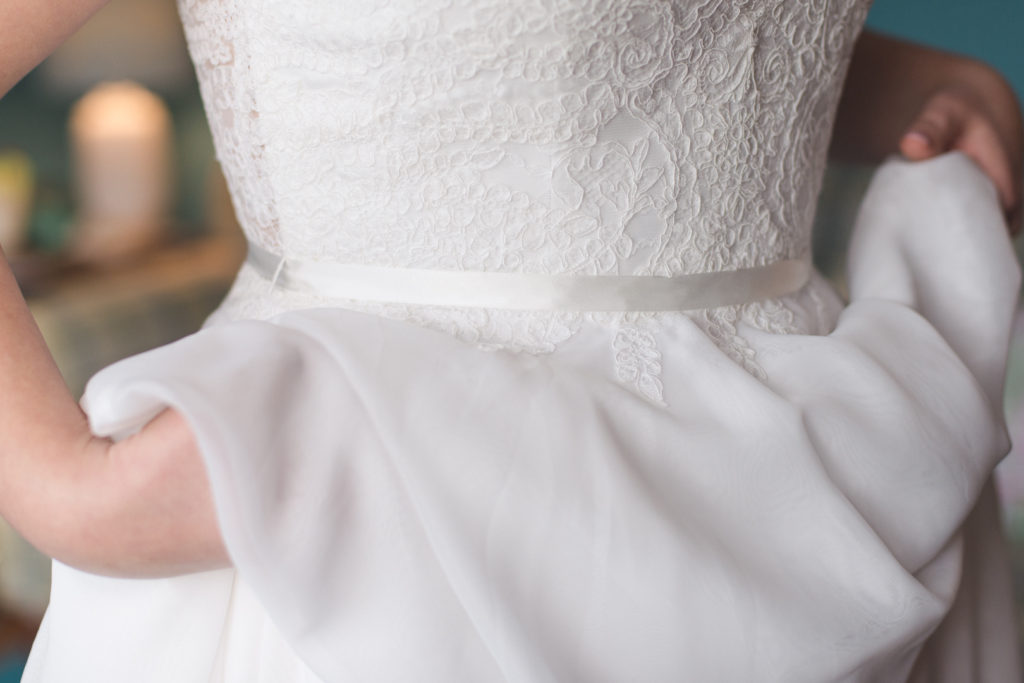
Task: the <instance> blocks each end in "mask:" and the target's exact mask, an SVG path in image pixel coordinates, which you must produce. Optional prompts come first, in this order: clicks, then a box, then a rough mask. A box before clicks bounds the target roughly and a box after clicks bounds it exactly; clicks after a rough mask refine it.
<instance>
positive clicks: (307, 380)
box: [25, 0, 1020, 683]
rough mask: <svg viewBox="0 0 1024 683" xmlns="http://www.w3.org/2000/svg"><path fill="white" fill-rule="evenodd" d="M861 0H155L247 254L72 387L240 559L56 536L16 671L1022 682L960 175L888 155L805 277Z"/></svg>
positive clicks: (980, 306)
mask: <svg viewBox="0 0 1024 683" xmlns="http://www.w3.org/2000/svg"><path fill="white" fill-rule="evenodd" d="M868 4H869V2H868V1H867V0H833V1H831V2H829V1H827V0H758V1H756V2H752V1H747V0H671V1H670V0H330V1H327V0H287V1H286V0H181V2H180V7H181V12H182V16H183V19H184V23H185V27H186V30H187V34H188V38H189V43H190V46H191V50H192V53H193V57H194V60H195V63H196V67H197V71H198V74H199V78H200V83H201V87H202V93H203V97H204V100H205V102H206V106H207V110H208V114H209V117H210V122H211V126H212V129H213V132H214V137H215V140H216V144H217V149H218V154H219V158H220V160H221V162H222V164H223V167H224V170H225V172H226V174H227V176H228V178H229V182H230V184H231V188H232V192H233V195H234V199H235V204H236V209H237V211H238V215H239V218H240V220H241V222H242V224H243V227H244V228H245V231H246V234H247V236H248V238H249V240H250V242H251V243H252V245H253V246H252V252H251V253H252V256H251V258H250V261H249V262H248V263H247V264H246V265H245V266H244V267H243V268H242V271H241V272H240V274H239V276H238V280H237V283H236V285H235V287H234V288H233V290H232V291H231V293H230V295H229V296H228V298H227V300H226V301H225V302H224V304H223V305H222V307H221V308H220V309H219V311H218V312H217V313H216V314H215V316H214V317H213V318H212V319H211V321H210V323H209V325H208V326H207V327H206V329H204V330H203V331H201V332H199V333H198V334H196V335H193V336H192V337H189V338H187V339H184V340H182V341H181V342H178V343H176V344H172V345H170V346H168V347H165V348H161V349H157V350H155V351H152V352H149V353H146V354H143V355H141V356H138V357H135V358H131V359H128V360H126V361H123V362H121V363H119V364H117V365H115V366H113V367H111V368H108V369H107V370H104V371H103V372H101V373H100V374H99V375H98V376H97V377H96V378H94V380H93V381H92V383H91V384H90V386H89V388H88V391H87V394H86V396H85V398H84V402H83V405H84V407H85V409H86V411H87V412H88V414H89V417H90V420H91V422H92V425H93V428H94V429H95V430H96V432H97V433H99V434H109V435H115V436H116V435H119V434H124V433H128V432H130V431H132V430H134V429H137V428H139V427H140V426H141V425H142V424H144V423H145V422H146V420H148V419H149V418H150V417H151V416H152V415H154V414H155V413H156V412H157V411H159V410H161V409H162V408H163V407H165V406H173V407H175V408H177V409H178V410H179V411H181V412H182V413H183V414H184V415H185V416H186V417H187V418H188V420H189V422H190V423H191V425H192V427H193V429H194V431H195V434H196V437H197V439H198V442H199V444H200V447H201V450H202V451H203V455H204V458H205V461H206V463H207V466H208V471H209V475H210V479H211V482H212V486H213V490H214V496H215V499H216V505H217V511H218V516H219V521H220V524H221V528H222V531H223V535H224V538H225V541H226V544H227V547H228V549H229V552H230V554H231V557H232V559H233V561H234V564H235V567H236V568H235V569H231V570H224V571H215V572H209V573H204V574H196V575H191V576H183V577H177V578H168V579H162V580H122V579H109V578H101V577H95V576H90V575H88V574H84V573H81V572H77V571H75V570H72V569H70V568H67V567H64V566H60V565H57V566H55V568H54V583H53V595H52V602H51V605H50V608H49V611H48V612H47V615H46V618H45V620H44V623H43V626H42V629H41V632H40V635H39V638H38V640H37V643H36V645H35V648H34V649H33V652H32V656H31V659H30V662H29V667H28V669H27V671H26V674H25V680H26V681H31V682H35V681H45V682H48V683H51V682H57V681H61V682H62V681H69V682H70V681H75V682H76V683H80V682H81V681H103V682H114V683H120V682H127V681H132V682H136V681H168V682H170V681H174V682H179V683H180V682H185V683H191V682H198V681H204V682H206V681H230V682H232V683H236V682H237V683H241V682H243V681H244V682H246V683H248V682H252V681H267V682H270V681H274V682H277V681H331V682H339V683H340V682H349V681H353V682H355V681H359V682H366V681H416V682H418V683H423V682H427V683H452V682H463V681H467V682H478V681H480V682H483V681H514V682H517V683H519V682H524V683H525V682H538V683H539V682H545V681H573V682H576V681H579V682H587V683H593V682H597V681H620V682H621V681H630V682H632V681H642V682H661V681H672V682H678V681H736V682H750V681H784V682H787V683H790V682H795V681H809V682H821V681H904V680H908V679H909V680H915V681H949V682H957V683H964V682H967V681H985V682H991V683H997V682H998V683H1003V682H1006V681H1013V680H1018V679H1019V671H1018V662H1017V655H1016V647H1017V645H1016V631H1015V618H1014V615H1013V608H1012V601H1011V598H1010V588H1009V576H1008V570H1007V566H1006V558H1005V556H1004V551H1003V546H1002V540H1001V538H1000V535H999V528H998V519H997V515H996V508H995V500H994V494H993V491H992V487H991V486H990V484H989V480H990V475H991V472H992V469H993V467H994V466H995V464H996V462H997V461H998V460H999V459H1000V458H1001V457H1002V455H1003V454H1004V453H1005V452H1006V450H1007V448H1008V441H1007V437H1006V431H1005V428H1004V425H1003V422H1002V415H1001V397H1002V382H1003V372H1004V369H1005V367H1004V366H1005V356H1006V352H1007V343H1008V337H1009V323H1010V319H1011V316H1012V312H1013V308H1014V305H1015V295H1016V289H1017V286H1018V284H1019V278H1020V274H1019V271H1018V268H1017V264H1016V262H1015V260H1014V257H1013V254H1012V250H1011V248H1010V244H1009V241H1008V237H1007V235H1006V230H1005V227H1004V225H1003V222H1002V217H1001V213H1000V210H999V206H998V203H997V201H996V196H995V192H994V190H993V189H992V187H991V185H990V183H989V182H988V180H987V179H986V178H985V176H984V175H983V174H981V172H980V171H978V170H977V169H975V168H974V166H973V165H972V164H971V163H970V162H969V161H968V160H967V159H966V158H965V157H962V156H960V155H955V154H954V155H948V156H944V157H940V158H938V159H936V160H934V161H930V162H926V163H921V164H909V163H905V162H900V161H893V162H890V163H889V164H887V165H886V166H884V167H883V168H882V169H881V170H880V171H879V174H878V176H877V177H876V180H875V182H874V184H873V185H872V187H871V189H870V191H869V194H868V196H867V198H866V199H865V202H864V205H863V209H862V212H861V215H860V218H859V221H858V225H857V227H856V229H855V235H854V240H853V244H852V247H851V255H850V265H849V276H850V290H851V291H850V298H851V300H850V303H849V304H848V305H846V306H845V307H844V305H843V304H842V302H841V301H840V299H839V298H838V297H837V296H836V294H835V293H834V291H833V290H832V289H831V287H830V285H828V284H827V283H826V282H825V281H824V280H823V279H822V278H821V277H820V276H818V275H817V274H816V273H813V272H812V273H810V274H809V276H808V272H809V271H808V267H807V259H808V254H809V252H810V230H811V222H812V218H813V213H814V207H815V199H816V196H817V193H818V190H819V187H820V183H821V179H822V173H823V170H824V165H825V156H826V150H827V147H828V141H829V136H830V132H831V126H832V122H833V118H834V111H835V109H836V105H837V101H838V98H839V93H840V89H841V85H842V81H843V78H844V74H845V70H846V67H847V63H848V60H849V57H850V53H851V50H852V47H853V43H854V40H855V38H856V36H857V35H858V32H859V31H860V28H861V23H862V21H863V19H864V15H865V14H866V12H867V7H868ZM708 273H710V274H711V275H710V276H706V275H701V274H708ZM646 309H653V310H646Z"/></svg>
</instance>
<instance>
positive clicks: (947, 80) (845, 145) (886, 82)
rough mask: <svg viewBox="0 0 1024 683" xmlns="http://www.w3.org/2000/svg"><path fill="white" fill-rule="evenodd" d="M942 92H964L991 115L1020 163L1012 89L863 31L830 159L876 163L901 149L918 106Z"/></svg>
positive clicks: (969, 65) (962, 65)
mask: <svg viewBox="0 0 1024 683" xmlns="http://www.w3.org/2000/svg"><path fill="white" fill-rule="evenodd" d="M942 89H950V90H954V91H956V90H959V91H962V92H963V93H964V94H965V96H966V97H968V98H970V99H972V100H974V101H976V102H977V104H978V106H979V107H983V108H985V109H986V111H987V112H988V113H989V114H990V115H991V117H992V119H993V120H994V123H995V124H996V127H997V129H998V130H999V132H1000V134H1001V136H1002V137H1003V143H1004V144H1005V145H1006V147H1007V149H1009V150H1010V151H1011V153H1012V154H1013V155H1014V156H1016V157H1017V158H1015V159H1013V161H1014V162H1015V163H1016V164H1017V165H1018V166H1019V164H1020V163H1021V159H1020V151H1019V145H1018V144H1017V142H1016V141H1018V140H1020V139H1021V135H1022V133H1021V123H1020V110H1019V107H1018V105H1017V102H1016V99H1015V97H1014V95H1013V92H1012V90H1011V89H1010V87H1009V86H1008V85H1007V84H1006V82H1005V81H1004V80H1003V79H1002V77H1001V76H1000V75H999V74H998V73H997V72H996V71H995V70H993V69H992V68H990V67H988V66H987V65H985V64H983V63H981V62H978V61H976V60H973V59H970V58H967V57H963V56H961V55H955V54H951V53H947V52H942V51H939V50H934V49H931V48H927V47H924V46H921V45H915V44H913V43H908V42H905V41H901V40H897V39H894V38H889V37H886V36H882V35H878V34H875V33H870V32H865V33H864V34H863V35H862V36H861V38H860V40H859V41H858V43H857V46H856V48H855V50H854V54H853V59H852V61H851V63H850V70H849V74H848V76H847V80H846V85H845V89H844V91H843V97H842V100H841V101H840V104H839V112H838V115H837V118H836V126H835V133H834V136H833V142H832V154H833V156H835V157H837V158H839V159H843V160H848V161H864V162H878V161H881V160H882V159H884V158H885V157H886V156H888V155H890V154H894V153H896V152H897V151H899V144H900V138H901V136H902V135H903V134H904V133H905V132H906V130H907V126H908V125H909V124H910V123H911V122H912V121H913V120H914V118H915V116H917V114H918V113H919V111H920V110H921V107H922V104H923V103H924V102H925V101H927V100H928V98H929V97H931V96H932V95H933V94H935V93H936V92H938V91H940V90H942Z"/></svg>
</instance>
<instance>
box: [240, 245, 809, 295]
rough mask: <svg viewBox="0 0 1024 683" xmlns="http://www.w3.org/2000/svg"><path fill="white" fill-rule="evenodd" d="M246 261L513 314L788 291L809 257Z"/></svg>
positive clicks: (299, 282) (366, 291)
mask: <svg viewBox="0 0 1024 683" xmlns="http://www.w3.org/2000/svg"><path fill="white" fill-rule="evenodd" d="M247 262H248V264H249V265H250V266H252V267H253V268H254V269H255V270H256V272H257V273H259V274H260V275H261V276H262V277H264V278H266V279H267V280H268V281H270V282H271V284H272V286H273V287H275V288H279V289H282V290H285V291H291V292H301V293H309V294H317V295H320V296H326V297H330V298H338V299H351V300H356V301H373V302H378V303H402V304H413V305H423V306H444V307H454V308H497V309H505V310H514V311H686V310H694V309H701V308H715V307H718V306H729V305H733V304H744V303H750V302H754V301H759V300H761V299H770V298H773V297H779V296H784V295H786V294H791V293H793V292H795V291H797V290H798V289H800V288H801V287H803V286H804V284H805V283H806V282H807V279H808V278H809V277H810V273H811V265H810V263H809V262H808V261H806V260H801V259H790V260H785V261H776V262H775V263H771V264H769V265H766V266H759V267H756V268H743V269H740V270H730V271H722V272H716V273H694V274H690V275H676V276H673V277H662V276H656V275H641V276H636V275H541V274H536V273H495V272H482V271H456V270H429V269H421V268H399V267H394V268H393V267H389V266H369V265H361V264H354V263H333V262H320V261H293V260H287V259H285V258H283V257H281V256H278V255H276V254H273V253H271V252H269V251H267V250H266V249H263V248H262V247H260V246H258V245H255V244H253V243H252V242H250V243H249V256H248V258H247Z"/></svg>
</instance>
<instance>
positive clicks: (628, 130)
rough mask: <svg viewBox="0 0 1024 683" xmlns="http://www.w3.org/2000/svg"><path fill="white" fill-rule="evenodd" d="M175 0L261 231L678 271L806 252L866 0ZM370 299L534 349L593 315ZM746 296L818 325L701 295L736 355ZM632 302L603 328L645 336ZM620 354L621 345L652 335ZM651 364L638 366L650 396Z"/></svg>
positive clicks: (386, 249)
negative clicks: (711, 302) (714, 302)
mask: <svg viewBox="0 0 1024 683" xmlns="http://www.w3.org/2000/svg"><path fill="white" fill-rule="evenodd" d="M179 4H180V9H181V13H182V17H183V20H184V23H185V27H186V32H187V35H188V39H189V43H190V47H191V50H192V54H193V58H194V61H195V63H196V67H197V71H198V74H199V79H200V86H201V91H202V94H203V97H204V100H205V103H206V107H207V111H208V115H209V117H210V121H211V127H212V129H213V135H214V140H215V143H216V147H217V152H218V157H219V159H220V161H221V163H222V165H223V168H224V170H225V173H226V175H227V177H228V181H229V184H230V187H231V189H232V192H233V196H234V201H235V205H236V209H237V212H238V215H239V218H240V221H241V223H242V225H243V228H244V229H245V231H246V233H247V235H248V237H249V238H250V239H251V240H253V241H254V242H256V243H258V244H260V245H261V246H263V247H265V248H266V249H268V250H271V251H274V252H276V253H278V254H280V255H282V256H283V257H285V258H294V259H301V260H334V261H341V262H351V263H365V264H375V265H387V266H398V267H419V268H437V269H453V270H487V271H508V272H533V273H568V274H577V273H579V274H621V275H644V274H655V275H678V274H686V273H694V272H706V271H718V270H729V269H735V268H741V267H750V266H756V265H763V264H766V263H770V262H773V261H776V260H780V259H786V258H799V257H802V256H805V255H806V254H807V253H808V251H809V248H810V244H809V241H810V229H811V223H812V219H813V213H814V207H815V200H816V197H817V194H818V190H819V187H820V182H821V178H822V174H823V171H824V165H825V155H826V150H827V146H828V140H829V137H830V132H831V126H832V123H833V118H834V111H835V108H836V104H837V102H838V98H839V93H840V89H841V85H842V81H843V76H844V73H845V69H846V66H847V63H848V60H849V56H850V53H851V51H852V47H853V43H854V39H855V37H856V35H857V33H858V31H859V30H860V27H861V23H862V21H863V19H864V16H865V14H866V12H867V9H868V5H869V4H870V2H869V0H832V1H829V0H358V1H356V0H351V1H350V0H333V1H332V2H317V1H315V0H288V1H287V2H286V1H284V0H180V2H179ZM245 278H246V274H245V273H244V272H243V274H242V278H241V280H240V284H239V286H238V287H236V299H237V302H236V303H238V305H239V306H242V308H244V305H243V304H242V303H241V300H242V298H244V297H242V294H241V293H239V291H238V290H239V288H241V289H242V290H248V289H252V288H253V287H255V286H256V285H255V283H249V284H244V281H245ZM811 289H813V287H811ZM804 294H806V293H804ZM281 297H284V298H283V299H282V300H281V301H279V302H278V304H276V305H274V304H271V303H268V302H270V301H271V300H272V299H273V296H270V295H268V296H267V297H262V298H260V300H261V301H262V303H260V304H258V305H257V304H255V303H254V302H255V301H256V299H255V298H253V297H249V299H248V300H249V302H250V303H249V306H250V308H251V307H252V306H254V305H255V306H257V308H259V310H255V311H254V310H250V311H241V310H239V311H236V313H237V314H239V315H242V314H265V313H267V312H268V311H269V308H266V307H270V308H274V307H275V306H276V308H287V307H291V306H295V305H300V302H291V303H289V302H287V301H285V299H287V295H284V294H282V295H281ZM257 298H259V297H257ZM794 301H795V299H794ZM790 303H792V302H790ZM383 308H384V309H386V310H387V311H388V312H389V313H390V314H392V315H402V316H403V317H412V318H420V319H422V320H423V321H426V322H427V323H428V324H431V321H432V324H437V325H441V326H444V327H447V328H452V329H453V331H455V332H457V333H459V334H461V335H462V336H468V337H470V338H472V339H473V340H474V341H478V342H480V343H483V344H485V345H486V344H489V345H494V346H503V347H515V348H526V349H531V350H545V349H549V348H550V347H551V346H552V345H554V344H557V343H559V342H560V341H561V340H564V339H565V338H568V337H569V336H571V334H572V332H573V330H574V329H575V327H576V326H577V324H578V321H579V319H580V318H581V317H586V316H581V315H576V316H573V315H571V314H566V315H561V316H552V315H549V316H546V317H544V318H543V320H541V319H540V318H538V317H537V316H531V315H529V314H515V315H513V314H500V313H495V312H486V311H476V312H464V314H462V315H461V316H460V315H456V314H453V313H452V312H450V311H449V312H445V313H440V312H437V311H434V312H431V311H429V310H424V309H417V310H415V311H414V310H410V309H409V308H408V307H387V306H385V307H383ZM797 308H799V306H798V307H797ZM794 314H796V319H799V320H796V319H795V318H794ZM744 316H746V317H751V318H754V319H757V320H759V321H760V322H759V323H758V324H759V325H760V326H762V327H763V326H769V327H771V326H773V325H774V326H775V327H779V328H780V329H786V330H791V331H792V330H795V329H798V328H800V327H801V326H803V327H805V328H806V327H808V325H811V326H813V325H812V324H811V323H808V322H807V320H806V316H801V315H800V312H799V311H796V310H795V309H794V306H792V305H787V302H785V301H776V302H768V303H766V304H758V305H756V306H753V307H750V306H748V307H744V308H743V309H740V308H738V307H733V310H731V311H715V312H706V313H705V314H704V315H703V316H702V319H703V320H704V323H705V325H708V326H710V327H711V328H715V329H711V328H709V331H711V332H712V336H713V337H714V338H716V339H720V340H725V341H723V344H724V346H725V347H727V349H728V350H729V351H730V353H731V354H732V355H733V356H734V357H735V358H736V359H737V360H741V361H742V362H744V363H745V364H748V365H750V366H751V367H752V368H753V366H752V365H751V363H750V359H749V358H746V357H745V356H744V352H743V349H742V344H741V343H739V342H736V341H735V340H733V341H727V340H730V339H732V338H733V337H734V334H733V333H734V329H733V328H734V324H735V322H736V321H737V320H739V319H740V318H742V317H744ZM591 317H593V316H591ZM598 317H599V316H598ZM626 319H629V320H631V321H632V322H630V323H629V324H625V325H623V321H624V320H626ZM638 319H639V317H637V316H632V317H631V316H618V317H617V322H616V325H617V327H616V329H619V330H620V332H622V334H625V338H626V339H627V340H626V341H623V340H621V339H619V338H618V337H617V341H616V344H620V343H621V344H622V345H624V346H625V347H629V348H632V346H635V344H634V343H633V342H630V341H628V339H633V340H635V339H637V338H638V336H639V337H643V336H644V335H643V333H642V326H640V327H637V326H636V324H634V323H636V320H638ZM794 320H796V322H794ZM803 331H811V330H807V329H804V330H803ZM619 336H620V337H621V335H619ZM648 346H650V345H648ZM616 353H617V354H618V351H617V352H616ZM645 354H646V356H645ZM651 354H654V355H653V356H651ZM619 355H622V354H619ZM626 357H629V358H632V360H631V361H629V363H633V364H634V365H636V364H637V363H641V361H640V360H637V359H638V358H641V357H652V358H655V359H656V357H657V350H656V349H652V348H647V349H646V350H645V351H643V352H642V353H640V355H639V356H637V355H636V354H633V355H631V352H629V353H625V354H624V355H623V358H626ZM629 363H627V365H628V364H629ZM641 364H642V363H641ZM656 364H657V363H656V362H655V365H656ZM620 365H621V364H620ZM649 369H650V368H649ZM631 372H632V371H631V370H627V371H626V373H627V374H629V373H631ZM620 374H621V373H620ZM641 374H643V373H641ZM648 374H649V375H650V373H648ZM655 375H656V373H655ZM653 377H654V376H648V377H647V378H646V379H643V380H637V382H635V383H636V384H637V386H638V388H641V391H642V393H645V394H647V395H648V396H651V397H656V396H657V394H658V392H657V387H656V379H654V378H653ZM652 381H653V382H655V384H651V382H652ZM644 383H646V385H647V388H646V389H644V388H642V387H641V385H642V384H644Z"/></svg>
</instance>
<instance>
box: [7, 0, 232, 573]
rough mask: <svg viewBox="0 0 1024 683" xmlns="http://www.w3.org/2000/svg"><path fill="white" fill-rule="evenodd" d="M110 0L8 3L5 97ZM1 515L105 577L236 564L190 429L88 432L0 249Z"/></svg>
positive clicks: (175, 425) (175, 422)
mask: <svg viewBox="0 0 1024 683" xmlns="http://www.w3.org/2000/svg"><path fill="white" fill-rule="evenodd" d="M105 2H106V0H3V1H2V2H0V95H2V94H3V93H6V92H7V91H8V90H9V89H10V88H11V87H12V86H13V85H14V84H15V83H16V82H17V81H18V80H19V79H20V78H21V77H22V76H24V75H25V74H26V73H27V72H28V71H29V70H31V69H32V68H33V67H34V66H35V65H36V64H37V63H38V62H40V61H41V60H42V59H43V58H44V57H46V55H48V54H49V53H50V51H52V50H53V49H54V48H55V47H56V46H57V45H59V44H60V42H61V41H63V40H64V39H65V38H67V36H69V35H70V34H71V33H73V32H74V31H75V29H77V28H78V27H79V26H80V25H81V24H82V23H84V22H85V20H86V19H88V18H89V17H90V16H91V15H92V14H93V13H94V12H95V11H96V10H98V9H99V8H100V7H102V6H103V5H104V4H105ZM0 515H2V516H3V517H5V518H6V519H7V520H8V521H9V522H11V524H12V525H13V526H14V527H15V528H16V529H18V530H19V531H20V532H21V533H22V534H23V535H24V536H25V537H26V538H27V539H28V540H29V541H30V542H31V543H33V544H34V545H36V546H37V547H38V548H40V549H41V550H42V551H43V552H45V553H47V554H49V555H51V556H53V557H55V558H57V559H58V560H61V561H63V562H65V563H67V564H70V565H72V566H76V567H79V568H82V569H86V570H89V571H94V572H98V573H106V574H120V575H133V576H146V575H159V574H175V573H182V572H186V571H195V570H199V569H206V568H212V567H217V566H223V565H226V564H227V563H228V559H227V553H226V551H225V550H224V546H223V543H222V541H221V538H220V532H219V529H218V527H217V521H216V515H215V512H214V508H213V502H212V497H211V495H210V490H209V483H208V481H207V479H206V474H205V470H204V468H203V464H202V461H201V458H200V456H199V453H198V451H197V449H196V445H195V443H194V440H193V438H192V435H191V433H190V431H189V429H188V426H187V425H186V424H185V421H184V420H183V419H182V418H181V417H180V416H179V415H177V414H176V413H173V412H171V411H167V412H165V413H163V414H162V415H160V416H158V417H157V418H156V419H154V420H153V421H152V422H151V423H150V424H149V425H147V426H146V427H145V428H144V429H143V430H142V431H141V432H140V433H139V434H138V435H136V436H134V437H132V438H130V439H127V440H125V441H123V442H120V443H117V444H114V443H112V442H110V441H109V440H106V439H98V438H95V437H93V436H92V435H91V433H90V431H89V427H88V424H87V422H86V419H85V416H84V415H83V414H82V412H81V410H80V409H79V408H78V405H77V404H76V403H75V401H74V399H73V398H72V397H71V394H70V393H69V392H68V390H67V388H66V387H65V385H64V382H63V380H62V378H61V376H60V373H59V372H58V370H57V367H56V365H55V363H54V362H53V359H52V357H51V356H50V353H49V350H48V349H47V348H46V345H45V343H44V342H43V339H42V336H41V335H40V333H39V330H38V328H37V327H36V325H35V321H34V320H33V319H32V316H31V315H30V314H29V312H28V308H27V306H26V305H25V301H24V299H22V296H21V293H20V291H19V290H18V286H17V283H16V282H15V280H14V277H13V275H12V274H11V271H10V268H9V267H8V265H7V261H6V258H5V257H4V256H3V254H2V252H0Z"/></svg>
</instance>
